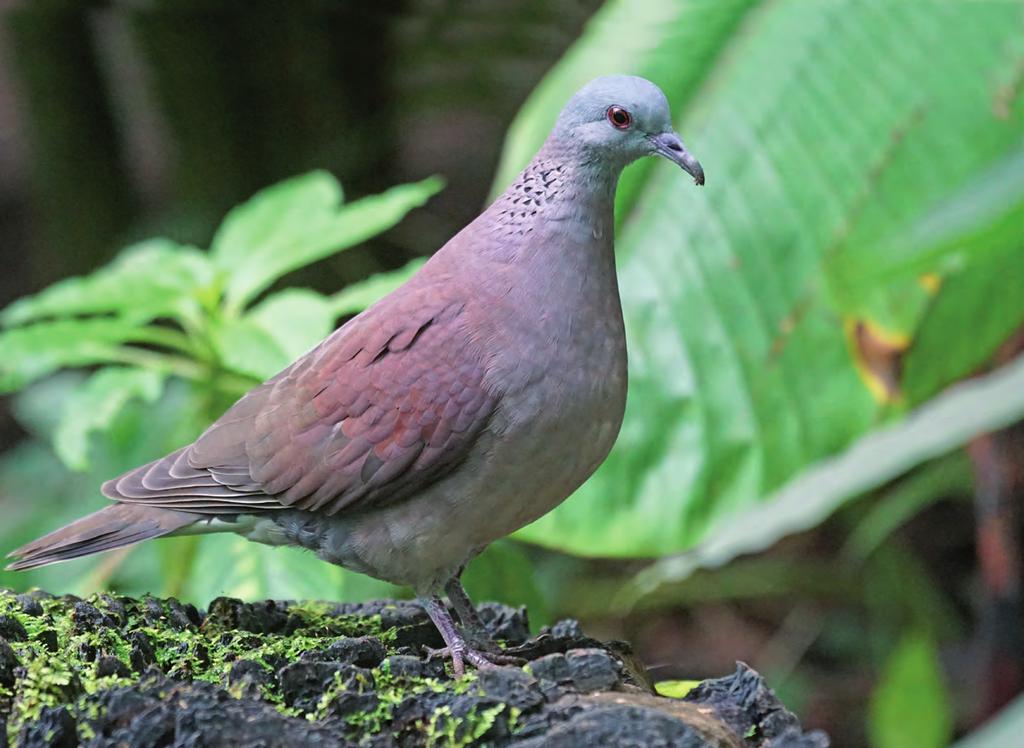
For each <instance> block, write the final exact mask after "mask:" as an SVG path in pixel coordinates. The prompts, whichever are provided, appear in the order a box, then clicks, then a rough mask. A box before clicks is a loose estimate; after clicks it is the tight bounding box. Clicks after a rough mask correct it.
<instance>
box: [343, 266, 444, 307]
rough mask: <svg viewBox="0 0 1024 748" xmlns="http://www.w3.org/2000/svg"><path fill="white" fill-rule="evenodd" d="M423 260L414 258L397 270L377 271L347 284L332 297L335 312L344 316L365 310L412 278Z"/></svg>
mask: <svg viewBox="0 0 1024 748" xmlns="http://www.w3.org/2000/svg"><path fill="white" fill-rule="evenodd" d="M423 262H424V261H423V260H412V261H411V262H409V263H407V264H406V265H405V266H404V267H401V268H398V269H397V270H392V271H390V272H386V273H377V274H376V275H371V276H370V277H369V278H367V279H366V280H363V281H359V282H357V283H352V284H350V285H348V286H346V287H345V288H343V289H342V290H341V291H339V292H338V293H336V294H334V296H332V297H331V305H332V307H333V308H334V313H335V314H336V315H337V316H339V317H343V316H345V315H349V314H356V313H357V312H361V311H363V310H364V309H366V308H367V307H368V306H370V305H371V304H373V303H375V302H377V301H379V300H380V299H382V298H384V297H385V296H387V295H388V294H389V293H391V292H392V291H394V290H395V289H396V288H398V287H399V286H400V285H402V284H403V283H405V282H406V281H407V280H409V279H410V278H412V276H413V275H415V274H416V271H418V270H419V269H420V268H421V267H423Z"/></svg>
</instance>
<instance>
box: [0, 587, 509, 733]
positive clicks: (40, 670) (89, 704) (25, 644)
mask: <svg viewBox="0 0 1024 748" xmlns="http://www.w3.org/2000/svg"><path fill="white" fill-rule="evenodd" d="M76 602H78V600H77V598H43V599H40V600H39V603H40V605H41V607H42V609H43V613H42V615H39V616H32V615H27V614H26V613H24V612H23V610H22V607H21V604H20V603H19V601H18V600H17V599H16V597H15V595H14V594H13V593H11V592H8V591H4V590H0V614H6V615H10V616H12V617H14V618H15V619H17V620H18V621H19V622H20V623H21V624H22V625H23V626H24V628H25V630H26V632H27V633H28V640H27V641H22V642H11V643H10V644H11V646H12V648H13V649H14V651H15V654H16V655H17V657H18V659H19V661H20V662H21V664H22V665H23V666H24V668H25V675H24V677H22V678H19V679H18V681H17V683H16V685H15V687H14V689H13V690H8V691H7V692H4V690H3V689H0V710H2V709H5V707H4V706H3V705H4V703H5V702H6V703H8V704H9V715H8V717H7V733H8V735H7V737H8V739H9V740H10V741H11V742H14V740H15V739H16V737H17V734H18V732H19V731H20V729H21V727H22V725H23V724H24V723H25V722H27V721H31V720H34V719H36V718H38V717H39V715H40V713H41V711H42V710H43V708H45V707H48V706H58V705H67V706H68V708H69V709H70V710H71V711H72V713H73V714H75V715H76V716H77V717H78V718H79V719H78V725H79V728H78V729H79V738H80V739H82V740H88V739H91V738H94V737H95V735H94V734H93V732H94V731H93V730H92V729H91V728H90V726H89V720H97V719H98V718H99V717H100V716H101V715H100V714H99V713H98V712H99V709H100V707H99V706H98V705H97V703H96V702H95V700H89V699H88V698H87V697H88V696H89V695H90V694H94V693H96V692H98V691H102V690H104V689H110V688H116V687H119V686H127V685H133V684H137V683H138V679H139V677H138V675H137V674H135V673H132V674H131V676H129V677H125V676H119V675H105V676H100V675H98V674H97V665H98V662H99V661H100V660H101V659H103V658H107V657H114V658H116V659H117V660H118V661H119V662H120V663H121V664H122V665H123V666H124V668H125V670H126V671H127V672H131V671H132V669H133V668H132V662H131V658H132V648H133V641H132V636H133V635H135V633H136V632H142V633H143V634H145V636H146V638H147V639H148V641H149V643H150V646H151V648H152V651H153V656H154V659H155V664H156V665H157V667H159V668H160V670H162V671H163V672H164V673H166V674H167V676H168V677H170V678H172V679H174V680H181V681H190V680H200V681H208V682H211V683H216V684H222V685H224V687H227V686H226V683H227V675H228V673H229V672H230V670H231V667H232V665H233V664H234V663H235V662H236V661H238V660H240V659H246V660H252V661H255V662H257V663H260V664H261V665H263V666H264V667H266V668H267V669H268V670H276V669H278V668H280V667H281V664H282V663H285V662H295V661H296V660H298V659H299V657H300V656H301V655H302V653H303V652H305V651H307V650H312V649H318V650H322V649H324V648H326V647H329V646H330V645H331V644H332V643H334V642H335V641H338V640H340V639H343V638H346V637H350V636H366V635H373V636H377V637H378V638H380V639H381V641H382V642H383V643H384V645H385V649H386V650H387V651H388V653H392V652H393V649H392V648H393V645H394V641H395V636H396V632H395V630H385V629H383V628H382V623H381V618H380V616H379V615H377V616H365V617H364V616H343V615H335V614H333V613H332V610H333V608H332V606H331V605H329V604H327V603H319V602H308V603H301V604H293V605H288V606H287V607H286V608H282V609H281V611H280V613H281V615H282V616H286V619H287V626H286V627H285V628H286V629H287V630H288V631H290V632H291V633H287V634H285V633H252V632H249V631H245V630H240V629H237V628H235V624H237V621H232V620H231V614H232V611H234V612H237V607H231V606H230V605H228V604H227V603H224V606H225V607H224V608H223V611H222V610H221V609H219V608H217V602H216V601H215V602H214V603H213V604H211V612H210V614H209V615H208V616H207V617H206V619H205V620H204V621H203V624H202V625H201V626H199V627H196V626H182V625H181V612H180V609H178V611H177V613H178V617H177V623H176V624H175V623H174V621H175V617H174V614H175V610H173V609H172V608H171V607H170V604H169V603H168V601H163V600H159V599H156V598H147V599H144V600H141V601H135V600H129V599H124V598H116V597H111V596H107V595H93V596H90V597H88V598H86V599H85V600H84V602H86V603H88V604H90V605H92V606H93V607H95V608H96V609H97V610H98V611H99V613H100V614H102V615H103V616H106V618H107V619H108V620H106V621H105V623H104V624H102V625H95V626H93V625H82V624H79V626H78V627H77V628H76V624H75V620H74V615H73V612H74V605H75V603H76ZM222 612H223V615H221V613H222ZM93 615H95V614H93ZM47 638H50V639H51V641H52V639H55V640H56V644H57V646H56V649H55V650H53V651H51V650H50V649H49V648H48V647H47V643H46V642H47ZM370 674H371V676H370V678H367V679H366V681H367V682H366V683H362V682H359V681H358V680H357V682H356V683H354V684H353V683H352V682H351V681H349V682H343V680H342V678H341V677H340V676H336V678H335V681H334V683H333V684H331V685H330V686H329V687H328V688H327V689H326V690H325V692H324V693H323V695H322V697H321V698H320V700H319V703H318V704H317V706H316V708H315V709H314V710H312V712H310V713H305V712H303V711H302V710H300V709H298V708H295V707H288V706H287V705H286V704H285V703H284V699H283V696H282V694H281V693H280V692H279V690H278V689H277V687H276V686H260V696H261V697H262V699H263V700H264V701H266V702H267V703H269V704H272V705H273V706H274V707H275V708H276V709H277V710H278V711H280V712H281V713H283V714H286V715H288V716H293V717H305V718H306V719H308V720H310V721H314V722H315V721H319V720H323V719H326V718H327V717H329V716H331V707H332V704H333V702H334V701H335V700H336V699H337V698H338V696H339V695H340V694H341V693H343V692H344V691H345V690H346V689H349V690H351V689H353V688H354V689H355V690H356V691H357V692H364V691H367V692H368V691H372V692H373V693H374V694H376V696H377V700H378V701H377V705H376V707H375V708H374V709H372V710H370V711H366V712H357V713H353V714H349V715H346V717H345V722H346V724H347V725H348V726H349V727H350V728H351V735H352V736H353V737H358V736H366V735H371V734H376V733H379V732H381V731H382V730H385V729H386V728H387V726H388V724H389V722H390V721H391V719H392V715H393V713H394V710H395V708H396V707H397V706H398V705H399V704H400V703H402V701H404V700H405V699H407V698H409V697H410V696H415V695H418V694H424V693H428V692H434V693H443V692H447V693H449V694H451V695H459V694H465V693H468V692H470V691H471V690H472V689H473V688H475V687H476V676H475V675H474V674H470V675H467V676H465V677H463V678H460V679H457V680H450V681H449V680H445V681H440V680H437V679H434V678H426V677H414V676H408V675H395V674H393V673H392V672H390V669H389V668H388V663H387V661H386V660H385V662H384V663H383V664H382V665H381V666H380V667H377V668H373V669H372V670H371V671H370ZM371 678H372V680H371ZM243 688H244V686H234V687H231V688H229V689H228V690H229V692H230V693H232V695H233V696H235V697H236V698H237V697H242V696H243V691H242V689H243ZM505 708H506V707H503V706H499V707H495V708H493V709H492V708H489V709H486V710H482V711H480V712H479V713H477V711H475V710H474V711H473V712H471V713H470V714H469V715H467V716H466V718H465V719H463V720H460V719H457V718H455V717H454V716H452V715H451V713H450V710H449V711H448V712H445V708H444V707H441V708H439V709H438V710H437V711H436V712H435V713H434V714H433V715H432V716H431V718H430V720H429V724H425V725H422V728H423V729H424V731H426V733H427V734H428V735H429V736H430V737H429V739H430V740H431V741H432V743H433V744H435V745H465V744H466V743H467V742H468V741H472V740H475V739H476V738H477V737H479V736H480V735H483V734H484V733H486V732H487V730H489V729H490V728H491V726H492V725H493V724H494V721H495V720H496V719H497V718H498V716H499V715H500V714H501V712H502V711H503V710H504V709H505ZM510 716H512V718H513V719H514V718H515V717H516V716H517V715H514V714H513V715H510Z"/></svg>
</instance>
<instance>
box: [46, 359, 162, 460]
mask: <svg viewBox="0 0 1024 748" xmlns="http://www.w3.org/2000/svg"><path fill="white" fill-rule="evenodd" d="M165 378H166V374H165V373H164V372H159V371H152V370H149V369H135V368H126V367H108V368H105V369H100V370H99V371H97V372H96V373H95V374H93V375H92V376H91V377H89V379H88V381H86V382H85V383H84V384H83V385H81V386H80V387H78V388H77V389H76V390H74V391H73V392H72V393H71V396H70V397H68V398H67V399H65V400H64V402H63V404H62V413H61V419H60V423H59V424H58V426H57V431H56V433H55V434H54V439H53V442H54V443H53V446H54V449H55V450H56V451H57V456H58V457H60V459H61V461H63V463H64V464H65V465H67V466H68V467H69V468H71V469H72V470H85V469H86V468H87V467H88V466H89V456H88V455H89V437H90V436H91V435H92V434H94V433H97V432H103V431H105V430H106V429H108V428H110V426H111V425H112V423H113V421H114V418H115V417H116V416H117V415H118V414H119V413H120V412H121V409H122V408H124V406H125V405H126V404H127V403H128V402H130V401H131V400H134V399H140V400H142V401H143V402H145V403H153V402H154V401H156V399H157V398H158V397H160V393H161V392H162V391H163V386H164V380H165Z"/></svg>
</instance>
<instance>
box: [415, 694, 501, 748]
mask: <svg viewBox="0 0 1024 748" xmlns="http://www.w3.org/2000/svg"><path fill="white" fill-rule="evenodd" d="M507 708H508V707H506V705H505V704H495V705H494V706H492V707H488V708H487V709H483V710H480V711H478V710H477V709H476V708H473V709H470V711H469V713H468V714H466V716H465V717H464V718H462V719H459V718H458V717H456V716H455V715H453V714H452V710H451V707H450V706H448V705H447V704H444V705H442V706H439V707H438V708H437V709H435V710H434V712H433V714H431V716H430V723H429V724H428V725H427V730H426V737H427V745H428V746H431V747H432V746H444V748H463V747H464V746H467V745H472V744H473V743H475V742H476V741H477V740H479V739H480V738H482V737H483V736H484V735H485V734H487V731H488V730H490V729H491V727H492V726H493V725H494V722H495V720H497V718H498V715H500V714H501V713H502V712H503V711H505V709H507Z"/></svg>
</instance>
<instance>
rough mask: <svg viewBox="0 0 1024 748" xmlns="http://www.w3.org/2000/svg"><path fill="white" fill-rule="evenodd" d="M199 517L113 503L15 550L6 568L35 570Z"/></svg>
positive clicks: (169, 530) (157, 533)
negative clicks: (11, 560) (12, 559)
mask: <svg viewBox="0 0 1024 748" xmlns="http://www.w3.org/2000/svg"><path fill="white" fill-rule="evenodd" d="M200 519H203V517H202V515H197V514H192V513H191V512H177V511H174V510H171V509H159V508H157V507H148V506H142V505H139V504H112V505H111V506H108V507H105V508H103V509H100V510H99V511H98V512H93V513H92V514H90V515H88V516H85V517H82V519H79V520H75V521H74V522H72V523H71V524H70V525H65V526H64V527H62V528H60V529H59V530H54V531H53V532H51V533H50V534H49V535H44V536H43V537H41V538H39V539H38V540H34V541H32V542H31V543H29V544H28V545H24V546H22V547H21V548H19V549H18V550H16V551H12V552H11V553H9V554H8V557H9V558H14V559H16V560H15V561H14V562H13V563H11V564H10V565H9V566H8V567H7V569H8V570H9V571H19V570H23V569H35V568H36V567H39V566H46V565H47V564H55V563H57V562H58V561H67V560H69V559H72V558H79V557H81V556H89V555H92V554H93V553H101V552H102V551H110V550H113V549H114V548H121V547H123V546H126V545H131V544H132V543H138V542H140V541H142V540H149V539H150V538H159V537H160V536H162V535H168V534H169V533H172V532H175V531H176V530H180V529H182V528H184V527H186V526H188V525H190V524H192V523H193V522H195V521H197V520H200Z"/></svg>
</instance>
